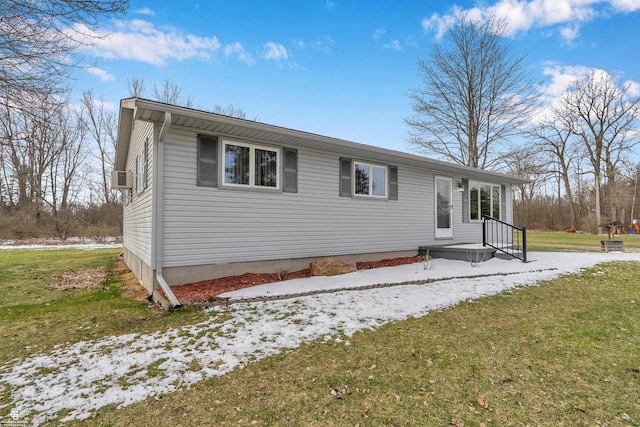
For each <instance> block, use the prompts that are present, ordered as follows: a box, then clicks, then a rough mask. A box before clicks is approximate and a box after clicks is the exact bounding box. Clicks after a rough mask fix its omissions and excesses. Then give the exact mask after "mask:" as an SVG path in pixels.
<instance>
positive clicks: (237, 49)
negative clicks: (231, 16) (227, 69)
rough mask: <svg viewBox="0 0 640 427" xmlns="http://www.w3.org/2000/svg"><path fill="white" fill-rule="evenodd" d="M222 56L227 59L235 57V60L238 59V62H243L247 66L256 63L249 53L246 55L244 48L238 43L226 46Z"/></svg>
mask: <svg viewBox="0 0 640 427" xmlns="http://www.w3.org/2000/svg"><path fill="white" fill-rule="evenodd" d="M224 55H225V56H227V57H228V56H232V55H235V56H236V58H238V61H240V62H244V63H245V64H247V65H254V64H255V63H256V61H255V60H254V59H253V56H252V55H251V54H250V53H247V52H246V51H245V50H244V46H242V44H241V43H239V42H234V43H231V44H228V45H226V46H225V47H224Z"/></svg>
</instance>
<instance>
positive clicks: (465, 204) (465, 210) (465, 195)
mask: <svg viewBox="0 0 640 427" xmlns="http://www.w3.org/2000/svg"><path fill="white" fill-rule="evenodd" d="M462 189H463V192H462V222H469V180H468V179H467V178H462Z"/></svg>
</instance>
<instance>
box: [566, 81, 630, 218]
mask: <svg viewBox="0 0 640 427" xmlns="http://www.w3.org/2000/svg"><path fill="white" fill-rule="evenodd" d="M629 89H630V88H629V86H628V85H622V86H620V85H618V84H617V83H616V81H615V79H614V78H613V76H611V75H610V74H608V73H606V72H603V71H601V70H592V71H591V72H590V73H589V74H588V75H587V76H586V77H585V78H584V79H582V80H580V81H578V82H576V83H575V84H574V85H573V86H572V87H570V88H569V90H568V91H567V93H566V94H565V96H564V98H563V100H562V102H563V105H564V108H565V109H566V110H565V111H566V112H567V113H568V114H570V116H571V121H572V129H571V131H572V132H573V133H574V134H575V135H576V136H577V137H578V138H579V140H580V141H581V143H582V147H583V148H584V150H585V151H586V153H587V157H588V159H589V162H590V164H591V167H592V171H593V178H594V192H595V213H596V221H597V222H598V224H600V223H601V221H602V207H601V203H602V197H601V190H602V185H603V179H606V185H607V187H608V188H609V190H610V192H614V193H613V194H610V199H611V200H615V199H616V197H615V191H616V188H617V187H616V185H615V184H616V181H617V178H618V169H619V167H620V162H621V160H622V156H623V155H624V154H627V153H628V152H629V151H630V150H631V149H632V148H633V147H634V146H635V145H637V144H638V142H640V140H639V134H638V130H637V126H638V119H640V97H638V96H635V97H633V96H630V92H629ZM611 214H612V216H616V215H617V212H616V211H615V210H614V211H612V212H611ZM612 219H616V218H612Z"/></svg>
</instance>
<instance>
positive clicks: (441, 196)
mask: <svg viewBox="0 0 640 427" xmlns="http://www.w3.org/2000/svg"><path fill="white" fill-rule="evenodd" d="M452 188H453V184H452V182H451V178H445V177H441V176H437V177H436V239H445V238H452V237H453V216H452V214H453V212H452V208H453V202H452V200H453V194H452Z"/></svg>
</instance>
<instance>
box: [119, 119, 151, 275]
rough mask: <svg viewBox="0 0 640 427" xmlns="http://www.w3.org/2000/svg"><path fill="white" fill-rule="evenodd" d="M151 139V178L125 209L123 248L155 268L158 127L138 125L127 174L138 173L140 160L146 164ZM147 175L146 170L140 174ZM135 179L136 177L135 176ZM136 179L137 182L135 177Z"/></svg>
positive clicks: (141, 184) (140, 187)
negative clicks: (154, 190)
mask: <svg viewBox="0 0 640 427" xmlns="http://www.w3.org/2000/svg"><path fill="white" fill-rule="evenodd" d="M147 138H149V143H148V145H147V149H148V160H149V175H148V176H147V186H146V188H145V186H144V180H143V179H140V180H139V182H140V185H137V186H136V185H134V188H136V187H137V193H134V194H132V196H131V199H130V201H129V202H127V203H125V206H124V223H123V236H122V239H123V244H124V247H125V248H126V249H128V250H129V251H131V252H132V253H134V254H135V255H136V256H137V257H138V258H140V259H141V260H142V261H143V262H145V263H146V264H147V265H151V242H152V240H151V234H152V227H151V222H152V206H153V204H152V197H151V195H152V194H151V193H152V191H151V189H152V183H153V141H154V126H153V124H152V123H149V122H143V121H137V122H136V123H135V127H134V129H133V133H132V137H131V145H130V146H129V154H128V156H127V170H128V171H131V172H132V173H134V171H135V170H136V161H137V159H138V157H140V159H141V163H142V164H144V148H145V140H146V139H147ZM138 173H139V174H143V173H144V172H143V171H142V170H138ZM134 175H135V173H134ZM133 179H136V177H135V176H134V177H133Z"/></svg>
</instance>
